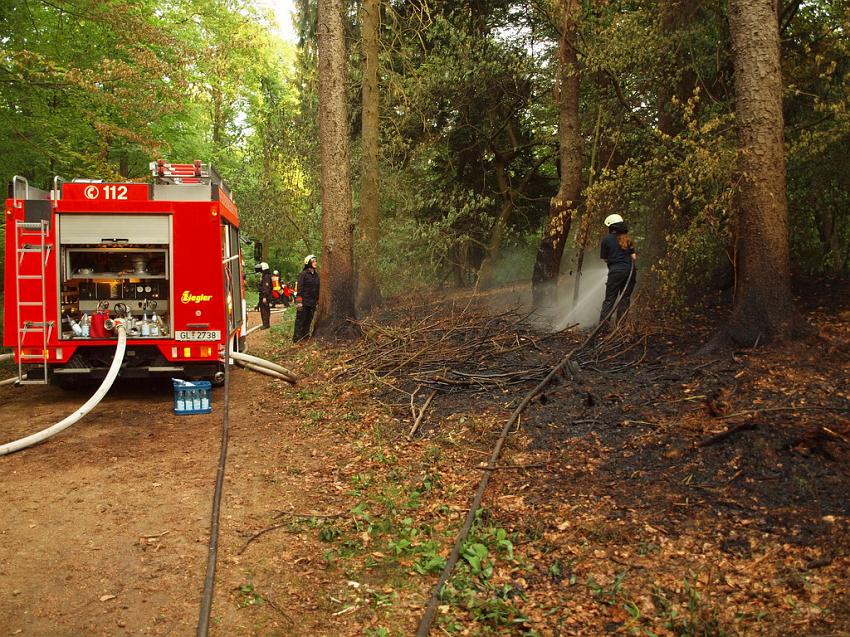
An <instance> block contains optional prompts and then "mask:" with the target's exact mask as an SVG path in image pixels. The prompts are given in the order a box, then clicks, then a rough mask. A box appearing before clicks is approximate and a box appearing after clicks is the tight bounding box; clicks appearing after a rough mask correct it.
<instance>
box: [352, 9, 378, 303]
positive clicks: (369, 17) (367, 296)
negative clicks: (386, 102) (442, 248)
mask: <svg viewBox="0 0 850 637" xmlns="http://www.w3.org/2000/svg"><path fill="white" fill-rule="evenodd" d="M360 15H361V20H360V24H361V28H362V30H363V58H364V63H363V133H362V134H363V185H362V188H361V193H360V247H361V253H360V267H359V272H358V282H357V290H358V297H359V298H358V306H359V307H360V309H361V310H363V311H368V310H370V309H371V308H372V307H374V306H376V305H380V304H381V303H382V301H383V299H382V297H381V288H380V286H379V284H378V275H377V272H378V268H377V259H378V254H379V247H378V242H379V240H380V235H379V215H380V179H381V174H380V168H379V160H378V157H379V154H380V153H379V149H380V125H379V112H380V93H379V85H378V34H379V32H380V25H381V0H363V8H362V9H361V11H360Z"/></svg>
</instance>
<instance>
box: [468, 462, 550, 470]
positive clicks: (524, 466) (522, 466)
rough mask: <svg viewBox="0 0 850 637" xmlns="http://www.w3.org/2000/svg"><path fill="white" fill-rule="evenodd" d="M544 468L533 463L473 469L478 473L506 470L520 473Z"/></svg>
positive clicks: (543, 465)
mask: <svg viewBox="0 0 850 637" xmlns="http://www.w3.org/2000/svg"><path fill="white" fill-rule="evenodd" d="M545 466H546V465H545V464H543V463H542V462H535V463H532V464H500V465H495V466H493V467H487V466H484V467H481V466H478V467H475V468H476V469H478V470H479V471H501V470H503V469H504V470H507V471H509V470H519V471H522V470H525V469H540V468H543V467H545Z"/></svg>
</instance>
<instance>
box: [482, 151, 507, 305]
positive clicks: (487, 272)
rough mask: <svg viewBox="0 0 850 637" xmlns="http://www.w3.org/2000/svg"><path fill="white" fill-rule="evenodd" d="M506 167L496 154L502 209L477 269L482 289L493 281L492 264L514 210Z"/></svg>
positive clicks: (496, 170) (497, 255)
mask: <svg viewBox="0 0 850 637" xmlns="http://www.w3.org/2000/svg"><path fill="white" fill-rule="evenodd" d="M506 168H507V166H506V165H505V161H504V160H503V159H502V158H500V157H499V156H498V155H496V162H495V172H496V183H497V184H498V186H499V192H501V193H502V209H501V210H500V211H499V216H498V218H497V219H496V222H495V223H494V224H493V228H492V229H491V230H490V240H489V241H488V242H487V253H486V254H485V255H484V260H483V261H482V262H481V267H480V268H479V270H478V287H479V288H480V289H482V290H486V289H488V288H489V287H490V285H491V284H492V283H493V266H494V265H495V263H496V259H497V258H498V257H499V251H500V250H501V248H502V240H503V239H504V237H505V228H507V227H508V221H510V219H511V215H512V214H513V211H514V199H513V195H512V193H511V188H510V183H508V176H507V170H506Z"/></svg>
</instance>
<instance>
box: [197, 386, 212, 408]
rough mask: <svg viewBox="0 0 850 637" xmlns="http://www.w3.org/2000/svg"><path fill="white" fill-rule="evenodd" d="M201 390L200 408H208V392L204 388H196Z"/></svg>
mask: <svg viewBox="0 0 850 637" xmlns="http://www.w3.org/2000/svg"><path fill="white" fill-rule="evenodd" d="M198 391H200V392H201V409H209V408H210V394H209V392H208V391H207V390H206V389H200V390H198Z"/></svg>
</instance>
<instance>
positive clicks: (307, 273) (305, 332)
mask: <svg viewBox="0 0 850 637" xmlns="http://www.w3.org/2000/svg"><path fill="white" fill-rule="evenodd" d="M316 263H317V261H316V255H315V254H310V255H307V257H306V258H305V259H304V269H303V270H301V274H299V275H298V283H297V284H296V286H295V307H296V313H295V335H294V337H293V339H292V340H293V341H294V342H295V343H297V342H298V341H300V340H302V339H304V338H307V337H309V336H310V324H311V323H312V322H313V315H314V314H315V313H316V306H317V305H318V304H319V273H318V272H317V271H316Z"/></svg>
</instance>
